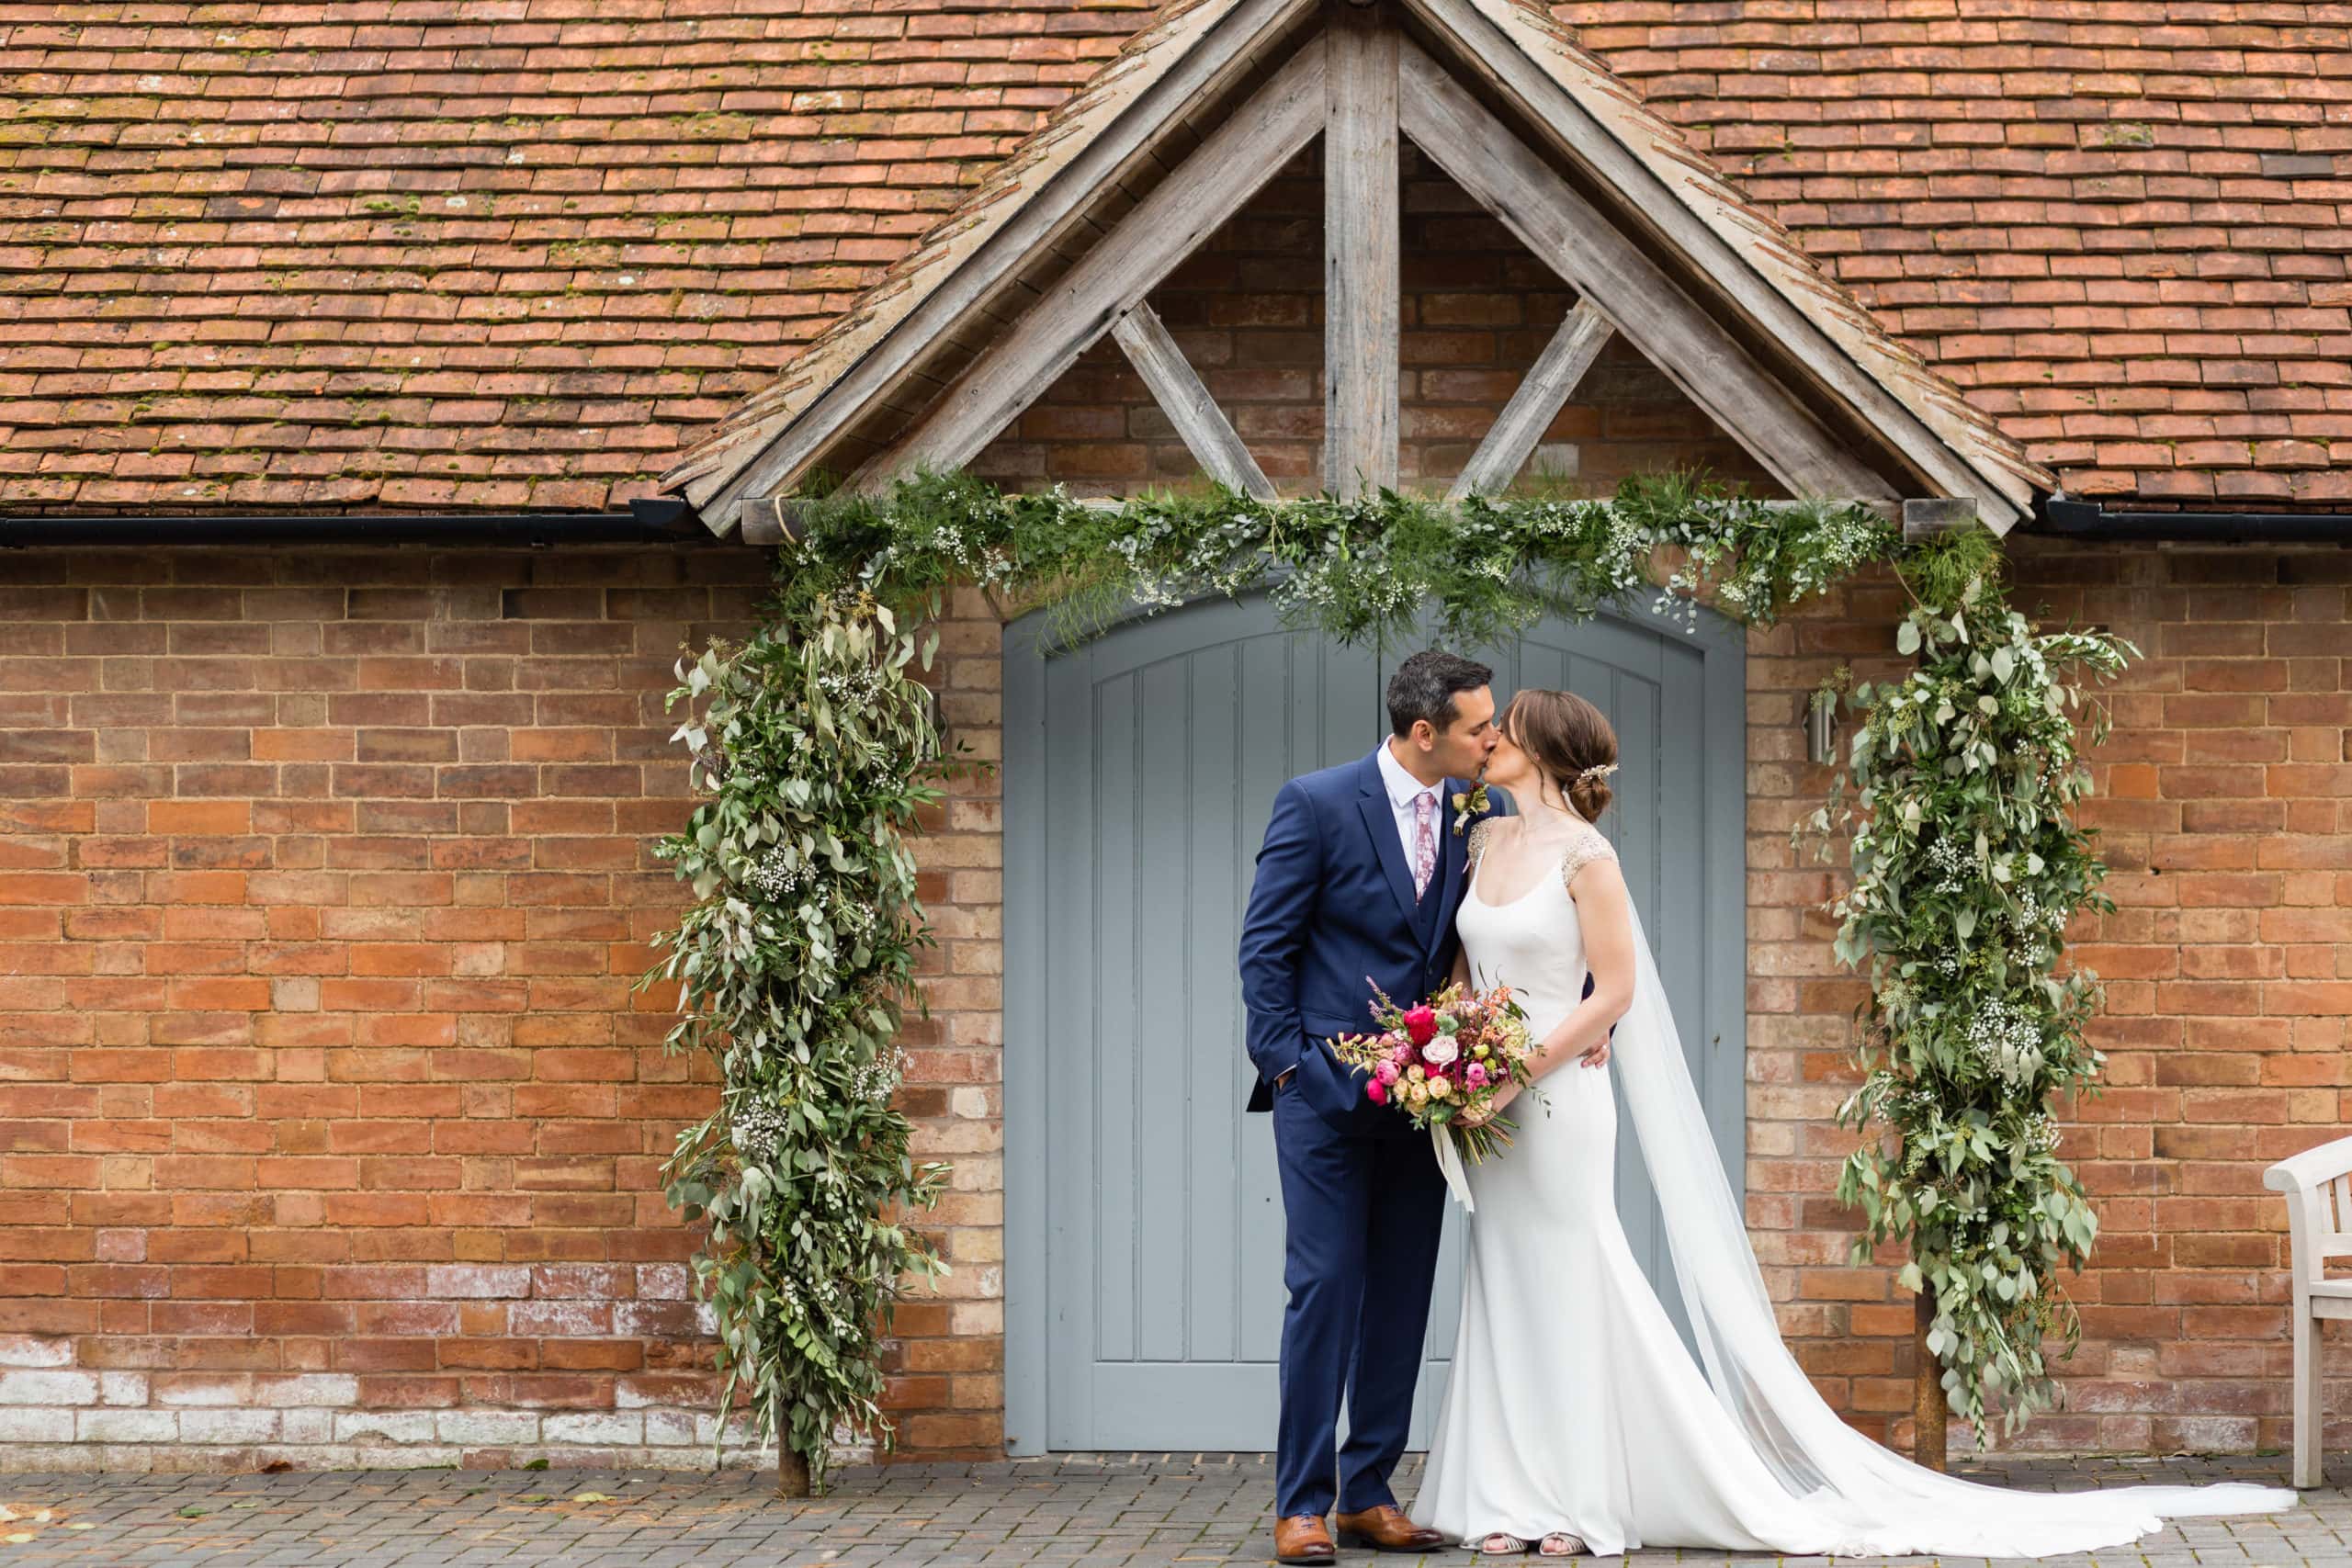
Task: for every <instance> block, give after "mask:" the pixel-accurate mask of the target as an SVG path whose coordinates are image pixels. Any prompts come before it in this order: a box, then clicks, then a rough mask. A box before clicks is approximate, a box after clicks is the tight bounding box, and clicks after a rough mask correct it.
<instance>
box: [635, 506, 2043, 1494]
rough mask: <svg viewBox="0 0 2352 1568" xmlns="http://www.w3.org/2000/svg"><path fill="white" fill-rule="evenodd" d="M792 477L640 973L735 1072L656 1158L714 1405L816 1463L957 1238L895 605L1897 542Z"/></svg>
mask: <svg viewBox="0 0 2352 1568" xmlns="http://www.w3.org/2000/svg"><path fill="white" fill-rule="evenodd" d="M798 506H799V522H800V526H799V530H798V533H797V536H796V537H795V538H793V539H791V540H789V541H787V543H786V546H785V547H784V548H783V549H782V550H781V551H780V552H779V557H778V563H777V570H778V582H777V590H778V592H777V598H776V601H775V604H774V605H773V606H772V609H771V615H772V619H771V621H770V623H769V624H768V625H767V626H765V627H764V628H763V630H761V631H760V632H759V633H758V634H757V635H755V636H754V637H752V639H751V640H750V641H749V642H747V643H745V644H743V645H741V647H733V648H730V647H726V646H714V647H713V648H711V649H708V650H707V651H706V652H704V653H703V654H702V655H700V657H699V658H693V659H689V660H682V661H681V663H680V666H679V676H680V680H681V682H683V683H682V684H681V685H680V686H679V687H678V689H677V690H676V691H674V692H673V693H672V694H671V702H672V705H673V706H674V705H677V704H678V703H680V702H682V701H683V702H684V703H686V704H688V705H689V706H690V707H691V706H693V705H700V712H699V714H698V716H690V717H689V718H687V719H686V721H685V722H684V723H683V724H681V726H680V727H679V728H678V731H677V734H676V737H675V739H679V740H681V741H683V742H684V744H685V745H686V746H687V748H688V749H689V750H690V752H691V754H692V756H693V758H694V762H695V766H694V770H693V773H694V783H695V787H696V788H697V790H699V791H705V792H707V794H708V795H709V798H707V799H706V800H705V801H703V802H702V803H701V804H699V805H698V806H697V807H696V808H695V812H694V814H693V817H692V818H691V819H690V820H689V822H688V824H687V826H686V828H685V829H684V831H683V832H682V833H678V834H673V835H670V836H668V837H665V838H664V839H663V840H661V842H660V844H659V846H658V850H659V852H660V853H662V855H664V856H665V857H668V858H671V859H673V860H674V861H675V862H676V868H677V872H678V874H679V875H680V876H681V877H682V878H684V879H686V880H688V881H689V882H690V883H691V884H692V886H693V887H694V891H695V900H696V902H695V905H694V906H693V908H690V909H689V910H688V911H687V912H686V913H685V915H684V917H683V918H682V919H681V920H680V922H679V924H678V926H677V927H676V928H675V929H674V930H672V931H662V932H660V933H657V935H656V936H655V938H654V945H655V947H656V949H657V951H660V952H662V953H664V956H663V957H662V959H661V961H660V962H659V963H658V964H656V965H655V967H654V968H653V969H652V970H650V971H649V972H648V974H647V975H646V976H644V979H643V980H642V981H640V985H643V984H646V983H650V982H651V981H653V980H656V979H665V980H672V981H676V982H678V983H679V984H680V1004H679V1006H680V1013H681V1018H680V1021H679V1023H678V1025H677V1026H676V1027H675V1028H674V1029H673V1030H672V1031H671V1033H670V1036H669V1043H670V1044H671V1046H672V1047H673V1049H679V1050H702V1051H707V1052H709V1053H711V1054H712V1055H714V1056H715V1057H716V1058H717V1060H718V1066H719V1068H720V1072H721V1077H722V1078H723V1088H722V1091H721V1096H720V1101H719V1105H718V1110H717V1111H715V1112H714V1113H713V1114H712V1115H711V1116H710V1117H709V1118H708V1119H707V1120H706V1121H704V1122H700V1123H698V1124H697V1125H695V1126H693V1127H689V1128H687V1129H686V1130H685V1131H684V1133H682V1134H680V1135H679V1139H678V1145H677V1151H676V1153H675V1155H674V1156H673V1158H672V1159H671V1160H670V1162H669V1164H668V1165H667V1167H666V1168H665V1169H664V1173H663V1179H664V1182H665V1187H666V1190H667V1192H668V1196H669V1199H670V1201H671V1202H672V1203H673V1205H675V1206H677V1207H679V1208H680V1209H681V1210H682V1211H683V1212H684V1214H685V1216H686V1217H687V1218H688V1219H689V1220H698V1221H705V1222H707V1224H708V1226H709V1230H708V1235H707V1241H706V1242H705V1244H704V1246H703V1247H702V1248H701V1250H700V1251H699V1252H698V1253H697V1254H696V1257H695V1277H696V1280H697V1284H698V1287H699V1289H700V1291H701V1292H702V1293H703V1295H704V1296H705V1298H706V1299H707V1300H708V1301H709V1302H710V1303H711V1305H712V1307H713V1310H714V1314H715V1316H716V1319H717V1323H718V1341H719V1342H718V1365H719V1369H720V1371H721V1372H722V1374H723V1386H722V1390H721V1402H720V1409H721V1413H722V1415H724V1414H725V1413H726V1412H727V1411H729V1409H731V1407H732V1406H733V1404H734V1403H735V1401H736V1398H737V1396H738V1394H739V1393H743V1392H745V1391H748V1394H749V1399H750V1404H751V1407H752V1415H753V1418H754V1421H755V1423H756V1426H757V1429H758V1431H759V1433H760V1435H761V1437H762V1438H763V1439H778V1438H780V1439H781V1440H782V1441H783V1442H784V1443H785V1444H786V1446H787V1448H788V1449H789V1450H791V1451H793V1452H795V1453H797V1454H799V1455H801V1456H803V1457H805V1459H806V1460H807V1461H808V1462H809V1469H810V1472H811V1475H812V1477H813V1478H814V1479H815V1481H816V1482H817V1483H819V1484H820V1485H821V1483H822V1480H823V1468H824V1461H825V1457H826V1452H827V1448H828V1445H829V1442H830V1441H831V1439H832V1438H834V1437H835V1436H836V1435H837V1434H839V1433H842V1432H845V1431H859V1430H864V1431H870V1432H876V1433H878V1434H880V1435H881V1436H882V1437H883V1438H885V1439H886V1440H888V1438H889V1436H890V1427H889V1423H888V1419H887V1418H886V1416H885V1415H884V1413H883V1411H882V1409H881V1406H880V1393H881V1391H882V1388H883V1373H882V1370H881V1349H882V1345H881V1339H882V1337H883V1336H884V1335H886V1334H887V1333H888V1326H889V1322H890V1311H891V1308H892V1306H893V1304H894V1303H895V1302H896V1301H897V1300H898V1299H899V1295H900V1292H901V1291H902V1289H903V1288H904V1287H905V1286H906V1284H907V1283H908V1281H909V1280H920V1279H923V1278H933V1277H936V1276H937V1275H938V1274H940V1273H942V1272H944V1265H943V1264H942V1263H941V1261H940V1259H939V1258H938V1257H937V1255H936V1253H935V1252H934V1251H933V1248H932V1247H931V1246H930V1245H929V1244H928V1243H927V1242H926V1241H925V1240H924V1238H922V1236H921V1235H919V1234H918V1233H916V1232H915V1231H913V1230H912V1229H910V1228H909V1226H908V1225H907V1224H904V1223H903V1221H904V1220H905V1219H906V1217H907V1215H908V1213H909V1212H910V1211H917V1210H922V1209H925V1208H928V1207H930V1206H931V1205H933V1204H934V1203H935V1202H936V1201H937V1200H938V1197H939V1195H940V1191H941V1189H942V1187H943V1185H944V1179H945V1174H946V1172H945V1168H944V1167H943V1166H940V1165H937V1164H929V1163H926V1164H918V1163H916V1162H915V1161H914V1160H913V1158H912V1157H911V1156H910V1152H909V1150H910V1128H909V1125H908V1123H907V1122H906V1119H905V1117H904V1116H903V1115H902V1114H901V1113H900V1112H899V1111H897V1110H896V1109H895V1108H893V1106H892V1105H891V1104H890V1096H891V1091H892V1089H894V1088H895V1086H896V1084H897V1082H898V1078H899V1072H900V1071H901V1069H902V1066H903V1064H904V1056H903V1054H902V1053H900V1052H899V1050H898V1048H897V1046H896V1044H895V1039H896V1035H897V1032H898V1030H899V1024H900V1021H901V1020H902V1017H903V1008H904V1006H905V1004H906V1002H907V1001H908V1000H909V999H910V998H912V997H913V995H914V993H913V988H912V983H913V976H914V957H913V955H914V953H915V951H916V950H917V949H918V948H919V947H921V946H922V945H923V944H925V943H926V942H929V940H930V935H929V930H928V927H927V925H926V923H925V920H924V917H923V913H922V908H921V906H920V904H919V903H918V901H917V899H916V897H915V881H914V874H915V868H914V861H913V857H912V855H911V854H910V852H909V850H908V846H907V841H906V840H907V836H908V834H909V833H910V831H911V830H912V829H913V827H914V824H915V821H916V818H917V816H918V814H919V813H920V812H921V811H922V809H923V808H924V807H927V806H930V805H932V804H933V803H934V802H936V801H937V800H938V799H939V798H940V797H941V794H942V792H941V791H940V790H939V789H938V788H937V787H936V784H934V783H933V782H932V781H934V780H936V779H937V778H938V777H939V776H940V775H941V773H942V770H943V769H945V768H949V767H951V766H952V765H953V764H951V763H950V762H949V761H947V760H946V759H945V758H944V755H943V752H942V750H941V742H940V736H939V732H938V729H937V728H936V726H935V723H934V720H933V710H932V708H931V706H930V703H929V697H928V694H927V693H925V692H924V691H923V690H922V687H921V685H920V684H919V683H918V682H915V681H914V680H913V678H912V676H911V673H910V665H913V664H915V663H917V662H918V661H919V662H920V664H921V666H922V668H924V669H928V667H929V665H930V662H931V659H930V655H931V652H932V649H933V647H935V637H934V638H933V639H932V640H931V641H930V642H928V643H926V645H925V646H924V647H923V648H922V650H921V653H920V654H918V651H917V642H916V637H915V636H914V635H913V632H912V630H911V629H910V628H912V627H913V626H916V625H918V624H920V622H921V621H922V620H923V619H926V618H935V617H936V616H937V615H938V614H939V612H940V610H941V607H942V605H943V604H944V600H945V597H946V595H947V593H948V592H949V591H950V590H951V589H953V588H955V587H956V586H958V585H965V584H970V585H977V586H978V587H979V588H981V589H983V590H986V591H988V592H990V593H991V594H996V595H1002V596H1005V597H1008V598H1011V599H1013V600H1017V601H1019V602H1021V603H1023V604H1028V605H1031V606H1034V607H1038V608H1042V609H1044V610H1046V612H1047V613H1048V614H1050V615H1052V616H1053V619H1054V623H1055V625H1056V627H1057V630H1058V631H1059V632H1060V633H1061V634H1062V635H1064V636H1065V637H1072V638H1076V637H1086V636H1090V635H1092V634H1095V633H1098V632H1100V631H1101V630H1103V629H1104V628H1105V627H1106V626H1109V625H1110V624H1111V623H1112V622H1114V620H1116V619H1117V618H1119V617H1120V616H1122V615H1126V614H1129V613H1131V611H1133V610H1134V609H1135V608H1136V607H1137V606H1140V607H1141V608H1142V610H1143V611H1144V612H1145V613H1150V612H1152V611H1156V610H1158V609H1160V608H1164V607H1167V606H1170V605H1175V604H1182V603H1184V602H1185V601H1187V600H1190V599H1193V598H1198V597H1202V596H1204V595H1227V596H1232V595H1238V594H1242V593H1245V592H1255V591H1260V590H1263V591H1265V592H1267V593H1268V596H1269V598H1270V599H1271V600H1272V603H1273V604H1274V605H1275V606H1276V608H1277V610H1278V611H1279V613H1280V614H1281V615H1282V616H1283V619H1284V620H1285V622H1286V623H1288V624H1290V625H1292V626H1298V627H1302V628H1307V629H1312V630H1316V631H1319V632H1322V633H1325V634H1327V635H1329V636H1330V637H1334V638H1336V639H1338V640H1340V641H1342V642H1349V643H1360V642H1363V641H1366V640H1369V639H1372V638H1374V637H1383V638H1387V639H1391V640H1396V639H1398V638H1401V637H1405V636H1407V635H1422V636H1435V637H1442V639H1444V640H1446V641H1448V642H1450V643H1453V645H1455V646H1459V647H1478V646H1487V645H1492V644H1494V643H1497V642H1498V641H1501V640H1503V639H1505V638H1507V637H1510V635H1511V634H1512V633H1514V632H1516V631H1518V630H1520V629H1521V628H1523V627H1525V626H1531V625H1532V624H1533V623H1535V622H1536V621H1538V620H1540V619H1542V618H1543V617H1544V616H1546V615H1561V616H1565V617H1567V618H1570V619H1583V618H1587V617H1589V616H1591V615H1595V614H1597V613H1599V612H1600V610H1602V609H1604V608H1607V607H1611V606H1632V605H1636V604H1639V603H1641V602H1643V601H1645V600H1648V601H1651V602H1653V603H1654V604H1656V605H1657V606H1658V607H1661V608H1665V609H1668V610H1669V611H1678V612H1679V613H1680V614H1681V615H1683V616H1684V617H1685V618H1686V622H1689V621H1691V620H1694V619H1695V615H1696V610H1695V608H1694V607H1693V601H1695V600H1696V599H1697V598H1698V597H1700V596H1702V594H1703V595H1708V596H1711V597H1712V598H1713V602H1714V603H1715V604H1719V605H1720V606H1722V607H1723V608H1724V610H1725V611H1726V612H1727V613H1729V614H1730V615H1733V616H1735V617H1736V618H1737V619H1740V620H1742V621H1746V622H1749V623H1751V624H1758V625H1761V624H1769V623H1770V622H1771V621H1772V620H1774V619H1775V618H1776V617H1778V616H1779V615H1781V614H1782V613H1784V612H1785V611H1786V610H1787V609H1788V608H1789V607H1791V606H1792V605H1793V604H1796V603H1798V602H1800V601H1801V600H1803V599H1804V598H1805V597H1806V596H1807V595H1809V594H1812V593H1814V592H1818V591H1819V590H1821V589H1824V588H1826V587H1828V586H1829V585H1831V584H1833V583H1836V582H1838V581H1840V580H1842V579H1844V578H1846V577H1848V576H1849V575H1851V574H1852V573H1853V572H1855V571H1857V570H1860V569H1862V568H1863V567H1865V566H1868V565H1870V564H1871V563H1873V562H1877V561H1883V560H1888V559H1892V558H1894V557H1895V556H1896V554H1897V551H1898V547H1899V544H1900V540H1899V536H1898V535H1897V533H1896V531H1895V530H1894V528H1893V527H1892V526H1891V525H1888V524H1887V523H1886V522H1885V521H1884V520H1883V519H1882V518H1880V517H1879V516H1878V515H1877V514H1876V513H1872V512H1871V511H1870V510H1869V509H1867V508H1862V507H1858V506H1845V505H1838V504H1833V503H1827V502H1802V503H1785V504H1774V503H1768V502H1763V501H1760V500H1757V499H1755V498H1752V497H1749V496H1747V495H1745V494H1743V493H1739V492H1736V491H1726V490H1724V488H1722V487H1720V486H1718V485H1715V484H1713V483H1711V482H1709V481H1707V480H1706V479H1703V478H1702V477H1697V476H1692V475H1688V474H1667V475H1659V476H1651V477H1645V478H1638V479H1629V480H1628V481H1626V483H1625V484H1623V486H1621V487H1620V489H1619V491H1618V492H1617V494H1616V495H1615V496H1614V497H1612V498H1610V499H1606V500H1553V499H1543V498H1540V497H1529V498H1508V499H1499V500H1490V499H1488V498H1486V497H1482V496H1472V497H1470V498H1468V499H1466V500H1465V501H1464V502H1461V503H1460V504H1459V505H1458V506H1453V505H1449V504H1447V503H1444V502H1436V501H1430V500H1426V499H1422V498H1419V497H1415V496H1408V495H1401V494H1399V493H1397V491H1392V490H1388V489H1385V488H1384V489H1381V490H1378V491H1376V492H1374V493H1373V494H1371V495H1367V496H1365V497H1364V498H1363V499H1361V500H1354V501H1340V500H1339V499H1337V498H1335V497H1332V496H1330V495H1329V494H1328V493H1327V494H1325V495H1323V496H1320V497H1316V498H1310V499H1303V500H1298V501H1288V502H1275V503H1271V504H1269V503H1266V502H1258V501H1254V500H1252V499H1250V497H1248V496H1246V495H1242V494H1239V493H1238V492H1236V491H1231V490H1228V489H1227V488H1225V487H1224V486H1222V485H1212V486H1211V487H1210V489H1209V491H1208V492H1207V493H1205V494H1196V495H1190V496H1184V495H1176V494H1172V493H1166V492H1162V493H1157V494H1153V495H1148V496H1144V497H1139V498H1136V499H1133V500H1129V501H1125V502H1119V503H1116V504H1115V505H1108V506H1106V505H1099V504H1095V503H1091V502H1083V501H1080V500H1078V499H1075V498H1073V497H1071V496H1070V495H1069V492H1068V491H1066V490H1065V489H1064V488H1063V487H1061V486H1058V485H1057V486H1055V487H1054V488H1053V489H1051V490H1050V491H1046V492H1043V493H1033V494H1006V493H1003V492H1001V491H998V490H997V489H996V488H994V487H993V486H991V485H989V484H988V483H986V482H985V481H983V480H980V479H976V478H974V477H972V476H970V475H969V474H967V473H965V472H962V471H960V470H959V471H953V472H948V473H944V474H943V473H933V472H922V473H919V474H915V475H912V476H909V477H905V478H901V479H899V480H898V481H897V483H896V484H895V486H894V487H893V489H892V491H891V492H890V493H889V494H888V495H887V496H884V497H873V496H864V495H853V494H848V493H843V492H836V493H832V494H826V495H811V496H809V498H807V499H806V500H805V501H803V502H799V503H798ZM1922 625H1923V626H1924V625H1925V623H1924V622H1923V623H1922ZM1939 635H1940V634H1939ZM2013 657H2014V656H2013ZM2051 787H2052V789H2053V790H2054V788H2055V786H2054V785H2052V786H2051ZM2052 798H2053V799H2057V798H2059V797H2057V796H2055V795H2053V796H2052ZM2063 798H2064V799H2071V798H2072V797H2071V795H2067V796H2064V797H2063ZM1890 864H1892V863H1890ZM2069 907H2070V908H2071V907H2072V906H2069ZM1873 1109H1875V1106H1873ZM1881 1180H1882V1184H1883V1178H1882V1179H1881ZM1875 1223H1876V1222H1875V1221H1874V1224H1875ZM724 1429H725V1427H724V1423H723V1422H722V1427H721V1430H722V1433H723V1431H724Z"/></svg>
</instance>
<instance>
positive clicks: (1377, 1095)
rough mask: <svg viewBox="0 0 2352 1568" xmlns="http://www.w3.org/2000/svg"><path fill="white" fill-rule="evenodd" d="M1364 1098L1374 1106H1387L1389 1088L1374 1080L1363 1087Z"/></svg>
mask: <svg viewBox="0 0 2352 1568" xmlns="http://www.w3.org/2000/svg"><path fill="white" fill-rule="evenodd" d="M1363 1097H1364V1098H1365V1099H1366V1100H1370V1101H1372V1102H1373V1103H1374V1105H1385V1104H1387V1103H1388V1086H1387V1085H1386V1084H1385V1083H1382V1082H1381V1081H1380V1080H1379V1079H1378V1078H1374V1079H1372V1080H1370V1081H1369V1082H1367V1083H1366V1084H1365V1085H1364V1086H1363Z"/></svg>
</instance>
